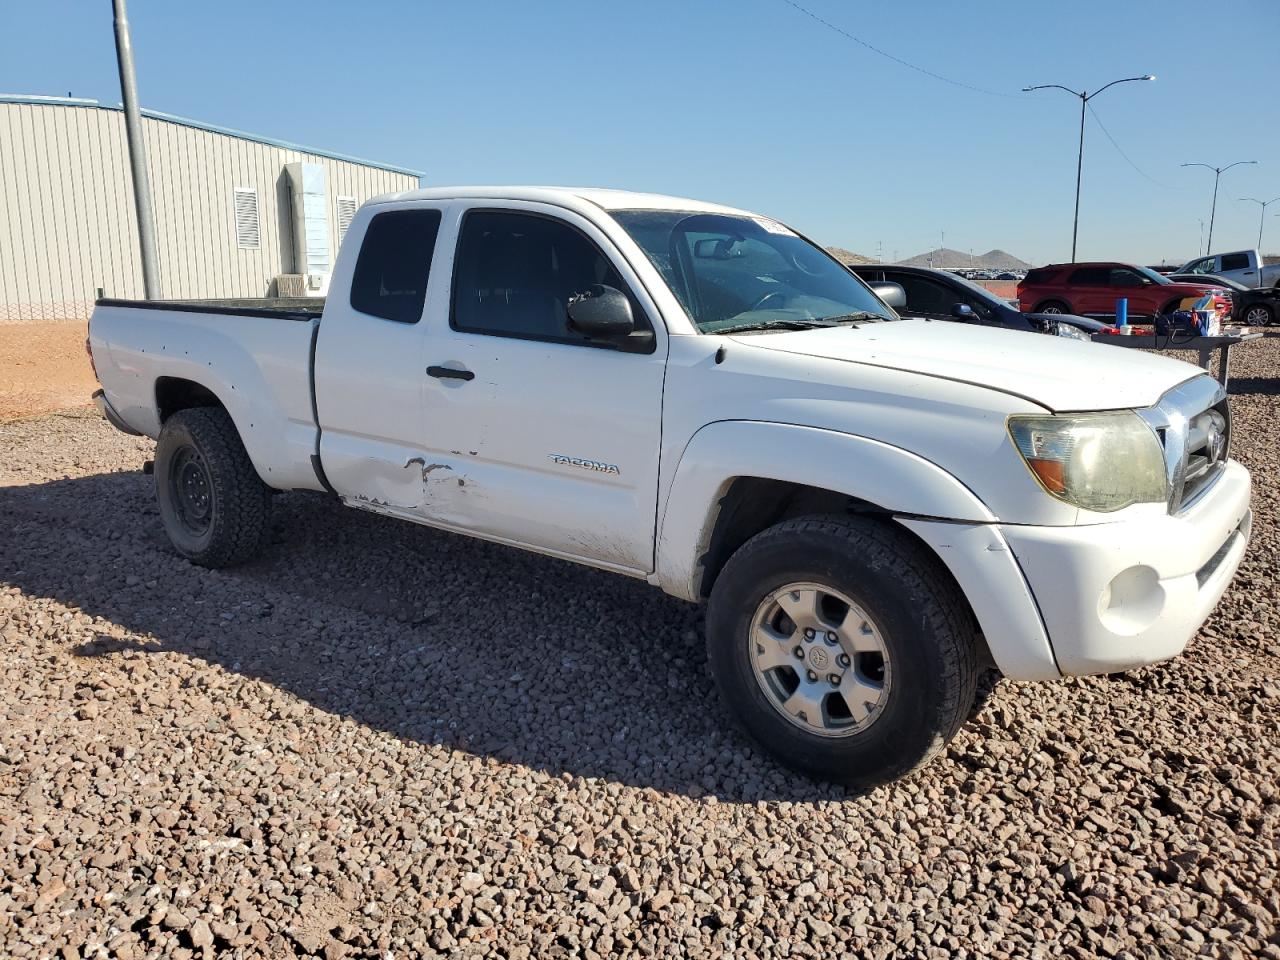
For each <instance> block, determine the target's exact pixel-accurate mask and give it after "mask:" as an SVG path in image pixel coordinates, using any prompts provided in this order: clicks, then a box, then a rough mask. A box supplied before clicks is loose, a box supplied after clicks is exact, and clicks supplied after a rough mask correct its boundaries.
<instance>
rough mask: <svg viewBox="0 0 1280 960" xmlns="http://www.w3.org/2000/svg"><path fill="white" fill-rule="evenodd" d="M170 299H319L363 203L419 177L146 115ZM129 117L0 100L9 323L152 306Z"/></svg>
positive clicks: (1, 286) (1, 312) (0, 208)
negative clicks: (124, 302) (111, 303)
mask: <svg viewBox="0 0 1280 960" xmlns="http://www.w3.org/2000/svg"><path fill="white" fill-rule="evenodd" d="M142 115H143V130H144V137H145V140H146V146H147V158H148V164H149V166H150V179H151V195H152V205H153V208H154V210H155V220H156V224H155V227H156V245H157V248H158V249H157V256H158V260H159V267H160V296H161V297H163V298H165V299H175V298H196V297H264V296H277V295H279V296H315V295H317V294H320V293H322V292H323V291H324V290H325V289H326V287H327V283H328V272H329V270H330V269H331V267H332V264H333V258H334V257H335V256H336V254H337V250H338V245H339V244H340V243H341V242H342V236H343V234H344V233H345V232H346V228H347V225H348V224H349V223H350V222H351V217H352V215H353V214H354V213H355V210H356V207H358V206H359V205H360V204H361V203H363V202H364V201H365V200H367V199H369V198H370V197H372V196H375V195H377V194H380V193H388V192H391V191H396V190H408V189H413V188H415V187H417V186H418V185H419V184H420V182H421V177H422V174H420V173H419V172H418V171H416V170H408V169H405V168H404V167H397V166H390V165H387V164H381V163H373V162H371V161H368V160H361V159H358V158H356V157H346V156H342V155H341V154H336V153H328V152H325V151H321V150H315V149H313V148H311V147H302V146H298V145H297V144H292V143H284V142H281V141H278V140H272V139H270V138H267V137H260V136H256V135H254V134H249V133H243V132H241V131H239V130H230V129H225V128H222V127H215V126H212V125H210V124H206V123H199V122H197V121H194V120H187V119H185V118H183V117H174V116H170V115H168V114H164V113H157V112H155V111H152V110H144V111H142ZM131 190H132V185H131V182H130V174H129V157H128V152H127V150H126V147H125V131H124V114H123V112H122V111H121V109H120V108H119V107H118V106H117V107H112V106H107V105H104V104H101V103H98V102H97V101H96V100H80V99H72V98H56V97H34V96H12V95H5V94H0V322H4V321H6V320H8V321H16V320H54V319H64V318H66V319H71V318H83V317H87V316H88V315H89V312H90V311H91V309H92V307H93V301H94V299H95V298H96V297H97V296H98V295H99V291H101V295H103V296H109V297H141V296H142V295H143V290H142V269H141V266H140V254H139V250H138V225H137V217H136V213H135V211H134V205H133V195H132V193H131Z"/></svg>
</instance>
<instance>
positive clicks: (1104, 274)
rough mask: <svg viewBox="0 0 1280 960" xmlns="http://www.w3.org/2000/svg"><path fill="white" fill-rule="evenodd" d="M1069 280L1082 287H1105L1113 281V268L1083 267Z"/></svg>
mask: <svg viewBox="0 0 1280 960" xmlns="http://www.w3.org/2000/svg"><path fill="white" fill-rule="evenodd" d="M1067 282H1068V283H1072V284H1076V285H1077V286H1081V287H1105V286H1107V284H1109V283H1110V282H1111V270H1110V269H1109V268H1107V267H1081V268H1080V269H1079V270H1077V271H1076V272H1075V273H1073V274H1072V275H1071V279H1070V280H1068V281H1067Z"/></svg>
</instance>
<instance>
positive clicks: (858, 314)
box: [822, 310, 889, 324]
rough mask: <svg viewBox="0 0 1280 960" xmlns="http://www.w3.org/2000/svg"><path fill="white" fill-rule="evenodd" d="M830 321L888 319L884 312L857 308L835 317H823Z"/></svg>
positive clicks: (855, 321) (856, 321)
mask: <svg viewBox="0 0 1280 960" xmlns="http://www.w3.org/2000/svg"><path fill="white" fill-rule="evenodd" d="M822 319H823V320H825V321H827V322H828V323H832V324H835V323H859V322H861V321H864V320H877V321H879V320H888V319H889V318H888V317H886V316H885V315H884V314H883V313H875V312H873V311H871V310H855V311H854V312H853V313H841V314H837V315H836V316H834V317H823V318H822Z"/></svg>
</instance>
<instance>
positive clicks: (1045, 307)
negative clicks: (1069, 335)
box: [1031, 300, 1071, 313]
mask: <svg viewBox="0 0 1280 960" xmlns="http://www.w3.org/2000/svg"><path fill="white" fill-rule="evenodd" d="M1031 312H1032V313H1070V312H1071V308H1070V307H1069V306H1067V305H1066V304H1065V303H1063V302H1062V301H1061V300H1046V301H1045V302H1044V303H1042V304H1040V305H1039V306H1037V307H1036V308H1035V309H1034V310H1032V311H1031Z"/></svg>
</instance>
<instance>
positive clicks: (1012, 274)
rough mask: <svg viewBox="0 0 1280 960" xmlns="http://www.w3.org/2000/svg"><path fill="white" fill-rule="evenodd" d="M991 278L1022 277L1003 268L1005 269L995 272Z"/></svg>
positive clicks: (1007, 278) (1015, 278)
mask: <svg viewBox="0 0 1280 960" xmlns="http://www.w3.org/2000/svg"><path fill="white" fill-rule="evenodd" d="M992 279H994V280H1021V279H1022V277H1021V276H1019V275H1018V274H1016V273H1010V272H1009V271H1008V270H1005V271H1004V272H1002V273H997V274H996V275H995V276H994V277H993V278H992Z"/></svg>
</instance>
